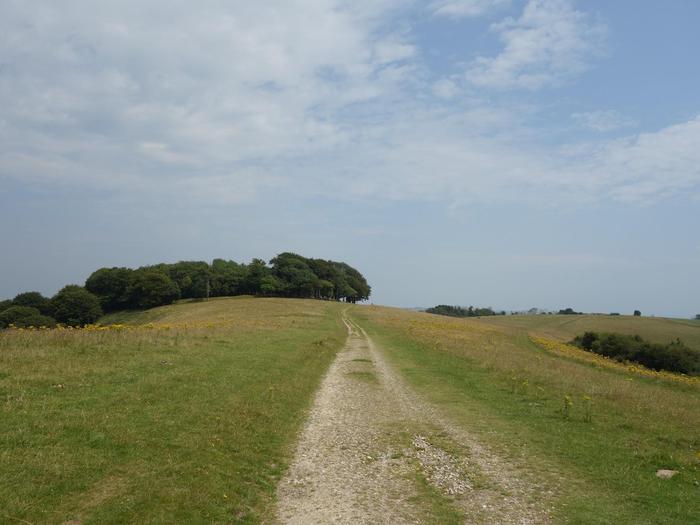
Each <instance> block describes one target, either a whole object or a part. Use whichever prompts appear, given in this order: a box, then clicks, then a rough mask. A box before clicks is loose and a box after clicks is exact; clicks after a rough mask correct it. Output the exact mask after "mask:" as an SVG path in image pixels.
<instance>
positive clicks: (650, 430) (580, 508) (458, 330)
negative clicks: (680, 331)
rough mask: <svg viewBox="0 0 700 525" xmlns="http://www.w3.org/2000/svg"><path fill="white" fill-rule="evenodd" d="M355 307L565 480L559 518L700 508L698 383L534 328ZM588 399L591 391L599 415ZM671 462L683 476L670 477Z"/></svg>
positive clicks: (413, 374) (379, 337) (487, 424)
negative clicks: (530, 333)
mask: <svg viewBox="0 0 700 525" xmlns="http://www.w3.org/2000/svg"><path fill="white" fill-rule="evenodd" d="M352 315H353V316H355V317H356V318H357V319H361V320H362V322H361V324H362V325H363V326H365V327H366V328H368V329H369V330H368V331H369V333H370V334H371V335H372V336H373V338H375V340H376V341H377V342H378V343H380V345H381V346H382V348H383V349H384V350H385V351H386V353H387V355H388V356H389V358H390V359H391V361H392V362H393V363H394V364H395V365H396V366H397V368H398V369H399V371H400V372H402V374H403V375H404V376H405V377H406V378H407V379H408V380H409V381H410V382H411V383H412V384H413V385H414V387H415V388H416V389H417V390H418V391H419V392H420V393H422V394H423V395H424V396H426V397H427V398H428V399H429V400H430V401H432V402H433V403H435V404H437V405H438V406H440V407H441V408H442V409H443V410H444V411H445V412H446V413H447V414H449V415H450V416H451V418H452V419H453V420H454V421H456V422H457V423H458V424H461V425H463V426H464V427H465V428H467V429H468V430H470V431H471V432H474V433H476V434H477V435H480V436H481V438H482V440H483V441H484V442H485V443H488V444H489V445H490V446H491V447H492V448H493V449H494V450H496V451H497V452H499V453H500V454H502V455H504V456H505V457H508V458H510V459H511V461H513V462H514V463H515V464H516V465H518V466H519V467H520V468H522V469H523V470H524V471H527V472H529V473H531V474H534V475H536V476H538V477H541V478H542V479H545V480H548V481H549V484H550V485H552V486H556V487H557V493H558V494H559V496H558V498H557V500H556V501H555V502H554V503H555V518H556V520H557V521H559V522H566V523H580V524H596V523H599V524H607V523H629V524H655V523H669V524H679V525H680V524H686V523H690V522H693V521H694V520H697V518H698V516H700V498H698V484H700V461H698V459H699V458H698V456H697V453H698V451H700V411H699V410H698V406H700V389H698V388H697V387H692V386H688V385H682V384H672V383H669V382H664V381H660V380H654V379H645V378H639V377H632V376H629V375H627V374H621V373H619V372H615V371H609V370H605V369H597V368H595V367H593V366H591V365H588V364H585V363H580V362H576V361H573V360H570V359H566V358H562V357H558V356H555V355H551V354H548V353H546V352H543V351H541V350H540V349H538V348H537V347H535V346H534V345H533V344H531V343H530V341H529V339H528V338H527V336H526V333H525V329H524V327H523V326H516V327H511V326H507V325H505V324H503V325H501V324H499V323H490V320H489V322H488V323H487V322H482V321H478V320H468V321H465V320H457V319H448V318H444V317H437V316H430V315H425V314H420V313H411V312H406V311H400V310H392V309H386V308H373V307H367V308H355V309H354V310H352ZM645 321H648V322H650V323H652V324H654V326H652V327H647V331H646V334H647V336H648V334H649V333H650V332H654V333H657V334H659V336H660V337H661V331H662V328H661V325H657V324H655V323H657V322H658V320H655V319H642V320H635V324H636V326H635V329H640V328H644V327H643V326H642V325H643V323H644V322H645ZM669 326H673V324H672V323H665V322H664V323H663V327H664V328H666V329H667V328H668V327H669ZM539 328H540V329H541V328H542V326H540V327H539ZM559 329H560V330H561V328H559ZM640 331H641V330H640ZM669 333H670V332H668V331H667V332H665V334H669ZM664 337H665V335H664ZM567 395H569V396H570V397H571V399H572V400H573V406H572V407H571V410H570V414H569V417H568V418H567V417H565V416H564V414H563V410H562V409H563V405H564V397H565V396H567ZM583 396H588V397H590V398H591V401H590V403H592V405H591V407H590V414H591V420H590V421H588V420H587V419H588V418H587V412H588V410H587V408H586V405H587V404H588V403H589V402H588V401H586V400H585V399H584V398H583ZM660 468H671V469H676V470H679V471H680V473H679V474H678V475H677V476H676V477H674V478H673V479H671V480H660V479H658V478H657V477H656V476H655V472H656V470H657V469H660Z"/></svg>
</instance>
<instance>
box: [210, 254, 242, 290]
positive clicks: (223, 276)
mask: <svg viewBox="0 0 700 525" xmlns="http://www.w3.org/2000/svg"><path fill="white" fill-rule="evenodd" d="M247 274H248V271H247V268H246V266H245V265H244V264H238V263H237V262H235V261H225V260H223V259H214V261H212V263H211V295H212V296H213V297H224V296H230V295H239V294H241V293H244V292H243V291H242V287H243V282H244V281H245V279H246V276H247Z"/></svg>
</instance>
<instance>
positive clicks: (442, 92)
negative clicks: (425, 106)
mask: <svg viewBox="0 0 700 525" xmlns="http://www.w3.org/2000/svg"><path fill="white" fill-rule="evenodd" d="M432 89H433V94H434V95H435V96H436V97H438V98H441V99H444V100H449V99H452V98H455V97H456V96H457V95H459V94H460V93H461V92H462V90H461V89H460V87H459V86H458V85H457V84H456V83H455V82H453V81H452V80H450V79H448V78H441V79H440V80H438V81H437V82H435V83H433V88H432Z"/></svg>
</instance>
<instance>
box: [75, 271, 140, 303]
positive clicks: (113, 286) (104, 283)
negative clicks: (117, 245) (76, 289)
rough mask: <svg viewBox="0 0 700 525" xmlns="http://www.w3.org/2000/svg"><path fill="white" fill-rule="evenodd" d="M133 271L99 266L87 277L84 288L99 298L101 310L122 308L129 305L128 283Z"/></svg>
mask: <svg viewBox="0 0 700 525" xmlns="http://www.w3.org/2000/svg"><path fill="white" fill-rule="evenodd" d="M133 273H134V270H132V269H130V268H116V267H114V268H100V269H99V270H96V271H94V272H93V273H92V274H91V275H90V277H88V278H87V281H85V289H86V290H88V291H89V292H90V293H93V294H95V295H96V296H97V297H98V298H99V299H100V305H101V306H102V309H103V310H105V311H107V312H111V311H114V310H122V309H125V308H128V307H129V306H130V305H129V299H130V298H129V284H130V283H131V276H132V274H133Z"/></svg>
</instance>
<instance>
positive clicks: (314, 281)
mask: <svg viewBox="0 0 700 525" xmlns="http://www.w3.org/2000/svg"><path fill="white" fill-rule="evenodd" d="M371 292H372V289H371V287H370V286H369V284H368V283H367V280H366V279H365V278H364V276H363V275H362V274H361V273H360V272H359V271H357V270H356V269H355V268H353V267H352V266H350V265H348V264H346V263H344V262H337V261H330V260H325V259H310V258H307V257H304V256H302V255H299V254H296V253H290V252H284V253H281V254H279V255H277V256H276V257H274V258H273V259H272V260H271V261H270V262H269V263H267V262H266V261H264V260H262V259H253V260H252V261H251V262H250V263H249V264H242V263H238V262H235V261H229V260H224V259H214V260H213V261H212V262H211V264H210V263H207V262H205V261H179V262H176V263H172V264H168V263H161V264H156V265H152V266H142V267H140V268H136V269H132V268H125V267H105V268H99V269H97V270H95V271H94V272H92V274H90V276H89V277H88V278H87V280H86V281H85V287H82V286H78V285H68V286H65V287H64V288H62V289H61V290H60V291H59V292H58V293H57V294H56V295H55V296H54V297H52V298H51V299H49V298H47V297H44V296H43V295H41V294H40V293H39V292H24V293H21V294H19V295H17V296H16V297H15V298H14V300H4V301H0V313H2V314H4V315H3V317H2V319H1V320H0V328H6V327H7V326H9V325H13V326H16V327H25V326H49V327H50V326H55V324H56V322H59V323H61V324H65V325H72V326H79V325H85V324H90V323H94V322H96V321H97V320H98V319H99V318H100V317H101V316H102V314H103V312H113V311H117V310H128V309H146V308H153V307H155V306H161V305H167V304H171V303H172V302H174V301H176V300H177V299H203V298H208V297H224V296H233V295H257V296H265V297H271V296H274V297H297V298H313V299H326V300H335V301H347V302H351V303H354V302H357V301H363V300H366V299H369V296H370V293H371Z"/></svg>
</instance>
